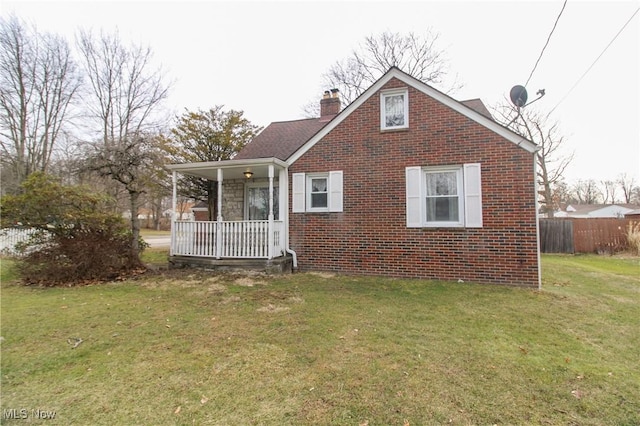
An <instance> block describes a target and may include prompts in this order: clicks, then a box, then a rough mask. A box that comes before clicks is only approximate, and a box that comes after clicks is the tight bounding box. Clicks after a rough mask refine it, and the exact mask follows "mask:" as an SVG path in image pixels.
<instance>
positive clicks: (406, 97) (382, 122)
mask: <svg viewBox="0 0 640 426" xmlns="http://www.w3.org/2000/svg"><path fill="white" fill-rule="evenodd" d="M397 95H402V96H403V97H404V102H403V113H404V124H403V125H400V126H387V117H386V99H387V98H388V97H390V96H397ZM408 127H409V89H408V88H401V89H389V90H383V91H381V92H380V130H399V129H407V128H408Z"/></svg>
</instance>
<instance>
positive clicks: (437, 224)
mask: <svg viewBox="0 0 640 426" xmlns="http://www.w3.org/2000/svg"><path fill="white" fill-rule="evenodd" d="M441 172H455V173H456V192H457V194H456V196H457V198H458V220H457V221H453V220H446V221H444V220H440V221H437V220H432V221H429V218H428V217H427V214H428V209H427V206H426V202H427V199H428V198H434V197H429V196H428V195H427V175H429V174H435V173H441ZM421 178H422V182H421V199H422V202H423V203H424V210H423V212H422V223H423V226H424V227H425V228H461V227H464V218H465V214H464V211H465V210H464V209H465V206H464V199H465V194H464V176H463V172H462V166H435V167H423V168H422V176H421Z"/></svg>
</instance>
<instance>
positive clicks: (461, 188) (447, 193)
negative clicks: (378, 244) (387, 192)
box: [405, 163, 482, 228]
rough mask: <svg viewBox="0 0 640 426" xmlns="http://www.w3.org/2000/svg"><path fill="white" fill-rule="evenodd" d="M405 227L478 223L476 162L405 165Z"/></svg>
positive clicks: (472, 225) (479, 191) (479, 194)
mask: <svg viewBox="0 0 640 426" xmlns="http://www.w3.org/2000/svg"><path fill="white" fill-rule="evenodd" d="M405 175H406V195H407V197H406V214H407V217H406V219H407V227H409V228H421V227H467V228H480V227H482V189H481V188H482V184H481V180H480V164H479V163H473V164H464V165H463V166H438V167H419V166H416V167H407V168H406V170H405Z"/></svg>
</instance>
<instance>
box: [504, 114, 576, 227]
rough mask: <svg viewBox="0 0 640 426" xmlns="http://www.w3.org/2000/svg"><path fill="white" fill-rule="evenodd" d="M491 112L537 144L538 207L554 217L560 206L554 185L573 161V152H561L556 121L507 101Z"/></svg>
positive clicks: (561, 139) (560, 136) (562, 137)
mask: <svg viewBox="0 0 640 426" xmlns="http://www.w3.org/2000/svg"><path fill="white" fill-rule="evenodd" d="M494 111H495V113H496V119H497V120H498V121H500V122H502V123H503V124H506V125H507V126H508V127H509V128H510V129H511V130H513V131H514V132H516V133H518V134H520V135H522V136H523V137H525V138H527V139H529V140H530V141H532V142H534V143H536V144H537V145H538V151H537V153H536V161H537V164H538V170H537V175H538V176H537V179H538V185H539V188H540V189H539V195H540V204H541V210H542V213H545V214H546V215H547V216H548V217H553V213H554V211H555V210H557V209H558V208H559V205H558V202H557V197H554V194H553V190H554V187H555V186H556V185H558V184H559V183H560V181H561V180H562V176H563V174H564V171H565V169H566V168H567V166H568V165H569V164H570V163H571V161H572V160H573V153H570V154H562V152H561V151H562V149H561V148H562V143H563V142H564V136H562V135H561V134H560V129H559V124H558V122H557V121H556V122H551V121H550V118H549V115H548V114H547V115H544V114H542V113H540V112H538V111H536V110H533V109H517V108H516V107H514V106H512V105H510V104H506V103H505V104H503V105H501V106H499V107H498V108H496V109H494ZM554 200H556V201H554Z"/></svg>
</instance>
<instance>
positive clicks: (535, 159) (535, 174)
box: [533, 147, 542, 290]
mask: <svg viewBox="0 0 640 426" xmlns="http://www.w3.org/2000/svg"><path fill="white" fill-rule="evenodd" d="M539 149H540V148H539V147H538V149H536V150H535V151H534V153H533V184H534V197H535V206H536V240H537V241H536V245H537V247H538V290H542V259H541V256H540V214H539V213H538V210H539V206H538V150H539Z"/></svg>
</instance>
